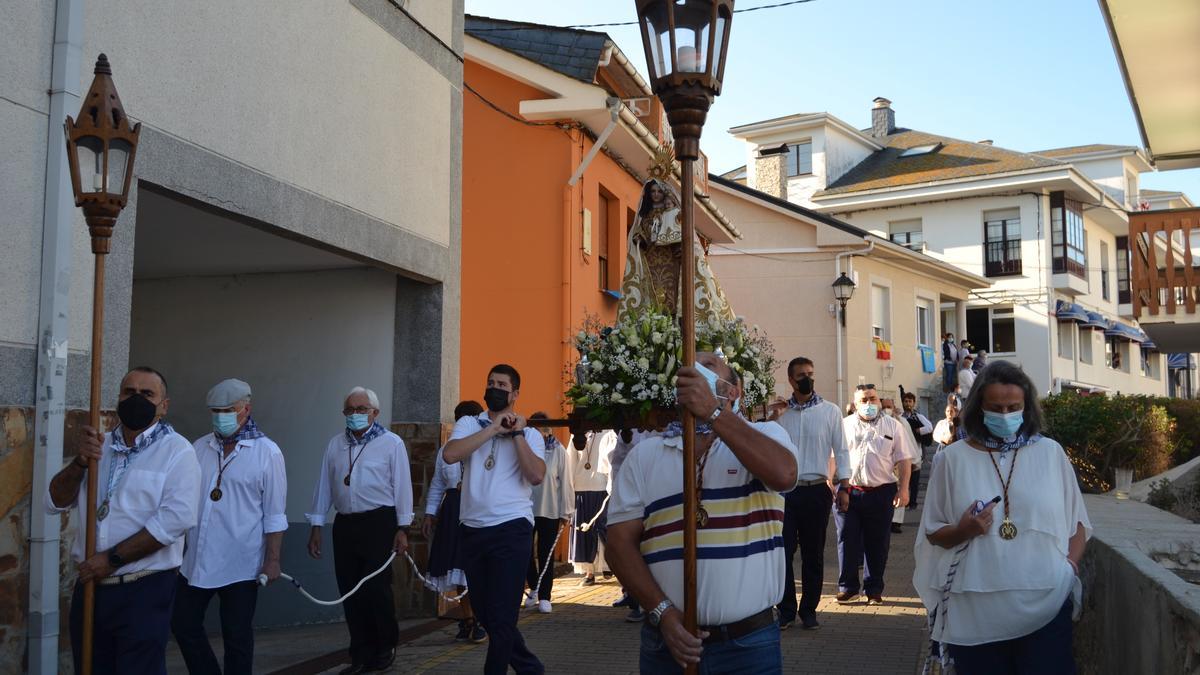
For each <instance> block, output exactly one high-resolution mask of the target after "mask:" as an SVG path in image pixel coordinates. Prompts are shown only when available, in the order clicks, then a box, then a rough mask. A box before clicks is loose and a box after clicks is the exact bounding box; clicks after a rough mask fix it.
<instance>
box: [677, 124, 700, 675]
mask: <svg viewBox="0 0 1200 675" xmlns="http://www.w3.org/2000/svg"><path fill="white" fill-rule="evenodd" d="M676 138H677V139H678V136H677V137H676ZM699 141H700V139H699V134H697V138H696V145H697V148H698V147H699ZM680 143H681V144H682V141H680ZM694 162H695V158H693V157H687V156H685V155H682V154H681V155H680V162H679V170H680V174H681V175H680V180H679V184H680V192H682V195H681V199H680V208H681V213H680V215H681V216H682V218H681V220H682V221H683V222H682V223H681V225H682V230H683V241H682V242H681V243H682V244H683V250H682V252H681V254H682V260H680V265H681V267H682V269H681V272H680V275H679V284H680V291H681V297H682V298H683V302H682V303H681V304H682V305H683V308H682V310H683V311H681V312H680V316H679V320H680V322H681V323H682V324H683V325H682V326H681V327H680V328H681V332H682V334H683V362H682V363H681V364H680V365H683V366H689V367H690V366H693V365H695V363H696V301H695V295H696V293H695V288H696V259H695V257H694V255H695V252H696V251H695V248H696V247H695V236H696V224H695V221H694V220H693V213H694V208H693V207H694V206H695V202H696V200H695V199H694V197H693V194H692V188H693V181H694V180H695V177H694V176H693V174H692V171H693V167H694V166H695V165H694ZM682 416H683V420H682V421H683V625H684V627H686V628H687V630H688V632H689V633H691V634H692V635H696V634H697V632H698V631H699V628H700V626H699V623H698V621H697V617H696V603H697V595H696V513H697V510H698V508H697V507H698V501H699V500H698V497H699V495H697V494H696V417H695V416H694V415H692V412H691V411H690V410H688V409H687V408H686V407H685V408H683V409H682ZM685 672H687V673H689V675H694V674H695V673H696V672H698V669H697V667H696V665H695V664H688V667H687V669H686V671H685Z"/></svg>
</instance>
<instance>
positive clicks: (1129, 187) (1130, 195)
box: [1125, 171, 1138, 211]
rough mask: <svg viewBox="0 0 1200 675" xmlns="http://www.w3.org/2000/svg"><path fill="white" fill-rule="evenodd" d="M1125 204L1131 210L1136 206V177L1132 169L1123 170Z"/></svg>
mask: <svg viewBox="0 0 1200 675" xmlns="http://www.w3.org/2000/svg"><path fill="white" fill-rule="evenodd" d="M1125 206H1126V207H1127V208H1128V209H1129V210H1131V211H1132V210H1134V209H1136V208H1137V207H1138V177H1137V174H1136V173H1134V172H1132V171H1126V172H1125Z"/></svg>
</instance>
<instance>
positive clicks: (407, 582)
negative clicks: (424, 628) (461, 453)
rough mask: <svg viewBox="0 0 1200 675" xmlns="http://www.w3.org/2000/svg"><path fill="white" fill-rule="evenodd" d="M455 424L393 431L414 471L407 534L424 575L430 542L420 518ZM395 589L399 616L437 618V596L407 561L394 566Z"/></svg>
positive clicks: (420, 425)
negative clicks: (440, 454) (410, 523)
mask: <svg viewBox="0 0 1200 675" xmlns="http://www.w3.org/2000/svg"><path fill="white" fill-rule="evenodd" d="M453 428H454V425H453V424H437V423H408V422H405V423H396V424H392V425H391V429H392V431H393V432H395V433H396V435H398V436H400V438H402V439H404V445H405V447H406V448H407V449H408V461H409V465H410V467H411V469H412V486H413V511H414V513H415V514H416V516H415V518H414V519H413V527H412V528H411V529H410V530H409V533H408V547H409V552H410V553H411V554H412V557H413V560H415V561H416V562H417V565H418V566H419V567H420V568H421V573H422V574H424V573H425V571H426V570H428V569H429V542H428V541H426V540H425V538H424V537H422V536H421V530H420V525H421V519H422V518H423V517H424V513H425V494H426V492H427V491H428V489H429V482H430V480H431V479H432V478H433V471H434V465H435V464H436V460H437V451H438V448H440V447H441V446H442V443H444V442H445V439H447V438H449V437H450V431H451V430H452V429H453ZM392 569H393V571H394V572H395V574H394V575H393V581H392V587H393V590H394V591H395V595H396V614H397V616H401V617H414V616H434V615H435V614H436V612H437V596H436V595H435V594H434V593H433V591H430V590H429V589H428V588H426V587H425V585H424V584H423V583H421V580H420V579H418V578H417V577H416V575H415V574H413V571H412V566H411V565H409V563H408V561H407V560H403V559H402V560H397V561H396V562H395V563H393V566H392Z"/></svg>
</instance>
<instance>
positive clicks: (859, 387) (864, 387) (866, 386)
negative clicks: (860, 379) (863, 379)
mask: <svg viewBox="0 0 1200 675" xmlns="http://www.w3.org/2000/svg"><path fill="white" fill-rule="evenodd" d="M874 388H875V385H873V384H860V385H857V386H855V387H854V390H855V391H866V390H868V389H874Z"/></svg>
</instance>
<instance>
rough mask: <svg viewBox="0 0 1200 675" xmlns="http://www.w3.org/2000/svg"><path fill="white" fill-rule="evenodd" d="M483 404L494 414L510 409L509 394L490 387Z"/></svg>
mask: <svg viewBox="0 0 1200 675" xmlns="http://www.w3.org/2000/svg"><path fill="white" fill-rule="evenodd" d="M483 403H484V405H486V406H487V409H488V410H490V411H492V412H500V411H501V410H504V409H505V408H507V407H508V392H507V391H504V390H503V389H498V388H496V387H488V388H487V390H486V391H484V392H483Z"/></svg>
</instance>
